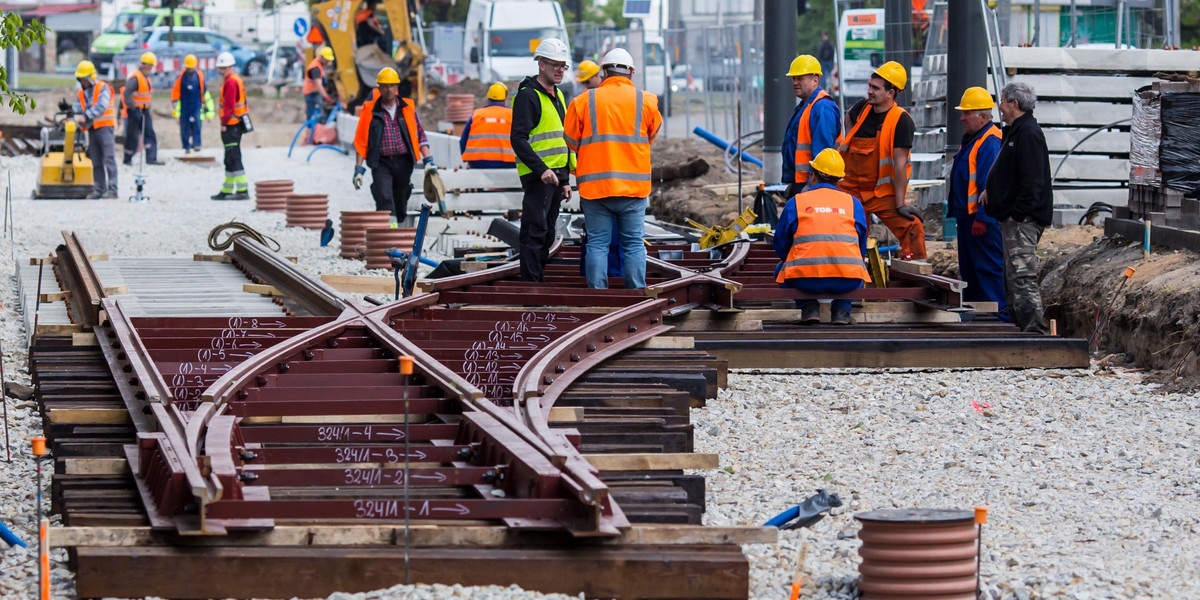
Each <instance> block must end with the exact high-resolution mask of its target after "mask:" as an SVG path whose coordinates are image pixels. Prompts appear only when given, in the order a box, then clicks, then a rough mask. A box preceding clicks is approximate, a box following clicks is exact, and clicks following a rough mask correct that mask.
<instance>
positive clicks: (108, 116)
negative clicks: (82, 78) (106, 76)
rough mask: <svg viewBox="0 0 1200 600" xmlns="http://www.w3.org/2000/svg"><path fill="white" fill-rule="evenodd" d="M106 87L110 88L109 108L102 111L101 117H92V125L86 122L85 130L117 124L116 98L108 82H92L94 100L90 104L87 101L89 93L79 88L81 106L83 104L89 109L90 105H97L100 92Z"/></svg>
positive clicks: (84, 107) (85, 108)
mask: <svg viewBox="0 0 1200 600" xmlns="http://www.w3.org/2000/svg"><path fill="white" fill-rule="evenodd" d="M104 88H108V98H109V101H108V108H106V109H104V112H102V113H100V116H99V117H96V118H95V119H92V124H91V125H86V124H85V125H84V126H83V129H84V131H87V130H88V129H93V128H94V129H100V128H103V127H116V126H117V109H116V104H115V102H116V99H115V98H113V93H112V88H111V87H109V85H108V84H107V83H104V82H103V81H97V82H95V83H94V84H92V102H91V104H90V105H89V104H88V102H87V94H84V93H83V90H79V106H82V107H83V110H87V109H88V107H89V106H95V105H96V103H97V102H99V101H100V92H101V91H103V90H104Z"/></svg>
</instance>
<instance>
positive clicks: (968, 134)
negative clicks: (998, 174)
mask: <svg viewBox="0 0 1200 600" xmlns="http://www.w3.org/2000/svg"><path fill="white" fill-rule="evenodd" d="M955 108H956V109H957V110H958V111H959V114H958V120H959V122H960V123H962V127H963V132H964V133H963V138H962V145H961V146H959V149H958V153H957V154H955V155H954V166H953V168H952V169H951V171H950V197H949V201H948V202H947V204H948V208H949V213H950V216H952V217H954V219H955V221H956V223H957V227H958V272H959V276H960V277H961V278H962V280H963V281H965V282H967V289H966V290H964V291H963V300H966V301H968V302H970V301H980V302H995V303H997V304H998V305H999V306H1000V318H1001V319H1002V320H1004V321H1008V320H1009V316H1008V304H1007V303H1006V302H1005V299H1004V238H1003V236H1002V235H1001V233H1000V224H999V223H998V222H996V219H995V218H993V217H991V216H989V215H988V214H987V209H986V207H985V206H984V205H983V204H982V203H980V202H979V195H980V193H981V192H983V189H984V183H985V182H986V181H987V177H988V173H989V172H990V171H991V170H992V163H994V162H995V161H996V155H997V154H999V153H1000V143H1001V133H1000V128H999V127H997V126H996V125H995V123H993V122H992V110H993V109H995V108H996V103H995V102H994V101H993V100H992V96H991V94H988V92H987V90H985V89H983V88H981V87H972V88H967V90H966V91H965V92H963V96H962V102H960V103H959V105H958V106H956V107H955Z"/></svg>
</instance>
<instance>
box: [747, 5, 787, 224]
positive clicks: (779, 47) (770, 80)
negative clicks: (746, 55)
mask: <svg viewBox="0 0 1200 600" xmlns="http://www.w3.org/2000/svg"><path fill="white" fill-rule="evenodd" d="M764 4H765V6H764V7H763V10H764V14H763V52H764V56H763V70H764V71H765V73H763V75H764V77H763V88H764V89H763V164H764V168H763V181H765V182H767V183H778V182H779V181H780V180H782V179H783V156H782V155H781V154H780V153H779V152H780V150H781V148H782V147H783V135H784V130H785V129H787V125H788V119H789V118H790V117H791V113H792V110H793V109H794V108H795V106H796V98H795V94H793V93H792V80H791V78H790V77H788V76H787V72H788V66H789V65H790V64H791V62H792V59H794V58H796V57H795V53H796V11H795V5H794V4H793V3H791V2H782V1H776V2H766V3H764ZM739 143H740V142H739ZM739 192H740V190H739ZM739 214H740V213H739Z"/></svg>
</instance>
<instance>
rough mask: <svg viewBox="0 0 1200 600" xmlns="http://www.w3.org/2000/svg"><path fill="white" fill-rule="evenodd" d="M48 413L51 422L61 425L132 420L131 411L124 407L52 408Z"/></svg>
mask: <svg viewBox="0 0 1200 600" xmlns="http://www.w3.org/2000/svg"><path fill="white" fill-rule="evenodd" d="M47 413H48V415H47V418H49V419H50V422H51V423H55V424H59V425H83V424H89V423H96V424H100V423H103V424H113V423H129V422H130V420H129V411H127V410H125V409H124V408H51V409H49V410H48V411H47Z"/></svg>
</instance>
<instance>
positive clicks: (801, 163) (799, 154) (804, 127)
mask: <svg viewBox="0 0 1200 600" xmlns="http://www.w3.org/2000/svg"><path fill="white" fill-rule="evenodd" d="M825 98H829V100H830V101H832V100H833V98H831V97H830V96H829V94H826V93H825V90H821V91H819V92H817V97H816V98H813V101H812V102H809V103H808V106H805V107H804V112H802V113H800V126H799V127H797V128H796V169H795V171H794V172H795V178H796V179H795V181H796V183H807V182H808V163H810V162H812V158H813V151H812V149H813V148H812V127H811V126H810V125H809V122H808V115H809V113H811V112H812V108H813V107H814V106H816V104H817V103H818V102H820V101H821V100H822V99H825ZM864 110H865V109H864Z"/></svg>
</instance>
